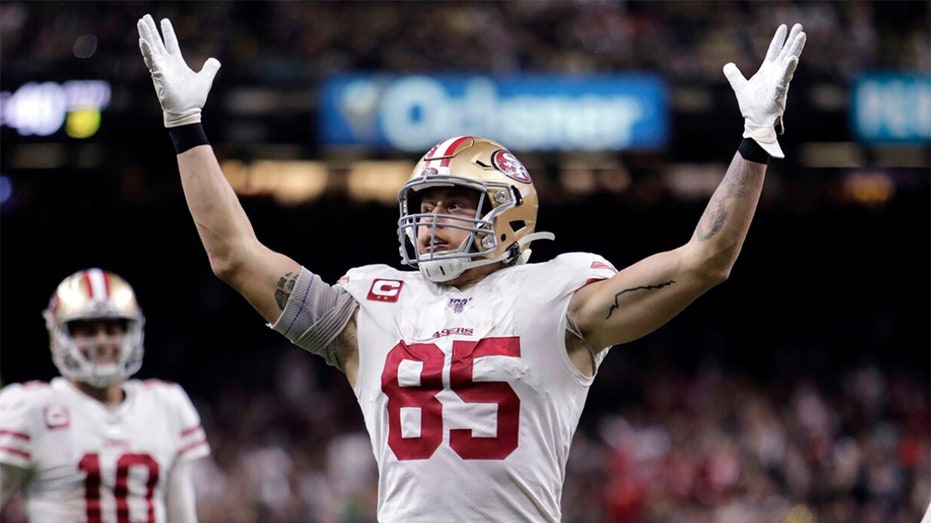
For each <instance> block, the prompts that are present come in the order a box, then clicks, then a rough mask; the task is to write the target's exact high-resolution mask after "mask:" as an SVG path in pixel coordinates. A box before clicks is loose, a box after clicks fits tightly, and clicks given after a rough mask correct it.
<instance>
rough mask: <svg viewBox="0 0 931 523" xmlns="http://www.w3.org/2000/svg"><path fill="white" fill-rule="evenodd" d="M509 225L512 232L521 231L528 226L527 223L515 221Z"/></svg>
mask: <svg viewBox="0 0 931 523" xmlns="http://www.w3.org/2000/svg"><path fill="white" fill-rule="evenodd" d="M508 225H510V226H511V230H512V231H519V230H521V229H523V228H524V227H526V226H527V222H525V221H524V220H514V221H512V222H509V223H508Z"/></svg>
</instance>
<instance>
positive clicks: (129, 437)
mask: <svg viewBox="0 0 931 523" xmlns="http://www.w3.org/2000/svg"><path fill="white" fill-rule="evenodd" d="M123 390H124V391H125V392H126V399H125V400H124V401H123V402H122V403H121V404H120V405H118V406H114V407H109V406H107V405H104V404H103V403H101V402H99V401H97V400H95V399H93V398H91V397H89V396H87V395H86V394H84V393H82V392H81V391H79V390H78V389H77V388H76V387H75V386H74V385H72V384H71V382H69V381H68V380H67V379H65V378H61V377H59V378H55V379H53V380H52V381H51V382H49V383H46V382H28V383H24V384H11V385H8V386H6V387H4V388H3V389H2V390H0V462H2V463H5V464H10V465H14V466H16V467H20V468H26V469H29V470H31V471H32V478H31V480H29V481H28V483H27V484H26V485H25V487H24V494H25V496H26V504H27V511H28V515H29V521H30V522H31V523H46V522H47V523H61V522H65V521H67V522H88V523H97V522H99V523H118V522H119V523H122V522H128V521H133V522H150V523H156V522H157V523H164V522H165V521H166V507H165V488H166V481H167V478H168V474H169V471H170V470H171V468H172V467H173V466H174V465H175V464H177V463H180V462H184V461H188V460H193V459H196V458H200V457H203V456H206V455H207V454H209V452H210V449H209V446H208V444H207V440H206V437H205V434H204V430H203V428H202V427H201V424H200V417H199V416H198V414H197V411H196V410H195V408H194V405H193V404H192V403H191V400H190V398H189V397H188V395H187V393H186V392H185V391H184V390H183V389H182V388H181V387H180V386H179V385H177V384H174V383H168V382H164V381H158V380H145V381H140V380H129V381H127V382H126V383H124V385H123Z"/></svg>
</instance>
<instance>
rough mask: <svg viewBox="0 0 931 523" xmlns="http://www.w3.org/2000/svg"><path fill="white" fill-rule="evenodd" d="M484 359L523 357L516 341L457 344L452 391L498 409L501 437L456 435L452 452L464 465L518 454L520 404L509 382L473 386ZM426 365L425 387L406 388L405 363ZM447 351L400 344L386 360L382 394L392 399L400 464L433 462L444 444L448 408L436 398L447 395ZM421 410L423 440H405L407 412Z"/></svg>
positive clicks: (393, 440) (393, 442) (391, 434)
mask: <svg viewBox="0 0 931 523" xmlns="http://www.w3.org/2000/svg"><path fill="white" fill-rule="evenodd" d="M483 356H510V357H515V358H517V357H520V341H519V339H518V338H516V337H507V338H485V339H482V340H478V341H465V340H457V341H453V357H452V365H451V367H450V370H449V385H450V388H451V389H452V391H453V392H455V393H456V394H457V395H458V396H459V397H460V398H461V399H462V401H465V402H467V403H494V404H497V405H498V416H497V427H498V431H497V436H494V437H474V436H472V430H471V429H450V431H449V446H450V447H452V449H453V450H454V451H456V454H459V456H461V457H462V458H463V459H504V458H506V457H507V456H508V455H510V454H511V452H514V449H516V448H517V435H518V428H519V423H520V398H518V397H517V394H516V393H515V392H514V389H513V388H511V386H510V385H509V384H508V383H506V382H503V381H473V379H472V368H473V364H474V361H475V358H481V357H483ZM411 359H414V360H415V361H419V362H421V363H422V364H423V370H422V371H421V374H420V385H419V386H402V385H400V383H399V382H398V368H399V367H400V365H401V362H402V361H404V360H411ZM444 359H445V358H444V355H443V351H441V350H440V348H439V347H437V346H436V345H435V344H433V343H415V344H411V345H406V344H404V342H399V343H398V344H397V345H395V346H394V348H392V349H391V351H389V352H388V357H387V358H386V360H385V369H384V371H382V374H381V390H382V391H383V392H384V393H385V395H387V396H388V446H389V447H391V450H392V451H394V454H395V456H397V458H398V459H399V460H410V459H427V458H429V457H430V456H432V455H433V453H434V452H435V451H436V449H437V448H438V447H439V446H440V443H442V441H443V404H442V403H440V401H439V400H438V399H437V398H436V395H437V394H438V393H439V392H440V391H441V390H443V361H444ZM404 407H415V408H419V409H420V420H421V427H420V436H418V437H409V438H405V437H403V436H402V435H401V409H402V408H404Z"/></svg>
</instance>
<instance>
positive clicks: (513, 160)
mask: <svg viewBox="0 0 931 523" xmlns="http://www.w3.org/2000/svg"><path fill="white" fill-rule="evenodd" d="M491 163H492V164H493V165H494V166H495V169H498V170H499V171H501V172H502V173H503V174H504V175H505V176H507V177H508V178H510V179H512V180H516V181H518V182H521V183H530V173H529V172H528V171H527V168H526V167H524V164H522V163H520V160H518V159H517V157H516V156H514V155H513V154H511V153H510V152H508V151H505V150H503V149H502V150H500V151H495V154H493V155H491Z"/></svg>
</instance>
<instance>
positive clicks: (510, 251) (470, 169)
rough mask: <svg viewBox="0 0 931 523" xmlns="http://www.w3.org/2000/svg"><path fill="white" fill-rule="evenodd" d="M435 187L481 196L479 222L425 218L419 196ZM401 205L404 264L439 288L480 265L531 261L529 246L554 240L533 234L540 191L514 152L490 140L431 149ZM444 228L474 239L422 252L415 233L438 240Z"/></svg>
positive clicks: (464, 139)
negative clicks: (421, 230)
mask: <svg viewBox="0 0 931 523" xmlns="http://www.w3.org/2000/svg"><path fill="white" fill-rule="evenodd" d="M431 187H464V188H467V189H473V190H475V191H477V192H478V193H479V204H478V211H477V212H476V215H475V217H474V218H471V219H464V218H462V217H461V216H452V215H437V214H433V213H430V214H424V213H421V212H420V200H421V197H420V191H422V190H424V189H428V188H431ZM398 202H399V204H400V211H401V217H400V219H399V220H398V241H400V243H401V249H400V250H401V261H402V262H403V263H405V264H407V265H410V266H412V267H418V268H419V269H420V271H421V272H422V273H423V274H424V275H425V276H426V277H427V278H428V279H430V280H432V281H435V282H443V281H448V280H451V279H453V278H455V277H456V276H458V275H460V274H462V272H463V271H465V270H466V269H469V268H472V267H478V266H480V265H487V264H490V263H496V262H501V261H503V262H505V263H506V264H517V263H524V262H526V261H527V259H528V258H529V257H530V249H528V248H527V245H528V244H529V243H530V242H531V241H533V240H537V239H553V235H552V234H551V233H548V232H539V233H534V228H535V227H536V222H537V191H536V189H534V186H533V181H532V180H531V179H530V173H529V172H528V171H527V169H526V168H525V167H524V165H523V164H522V163H521V162H520V160H518V159H517V158H516V157H515V156H514V155H513V154H511V152H510V151H508V150H507V149H505V148H504V147H503V146H502V145H501V144H498V143H496V142H494V141H492V140H489V139H487V138H480V137H477V136H459V137H456V138H450V139H448V140H446V141H443V142H440V143H438V144H437V145H435V146H433V148H432V149H430V150H429V151H428V152H427V154H425V155H424V156H423V158H421V159H420V161H419V162H418V163H417V165H416V166H415V167H414V170H413V172H412V173H411V177H410V179H409V180H408V181H407V183H405V184H404V186H403V187H402V188H401V190H400V191H399V192H398ZM438 222H439V223H438ZM440 225H442V226H443V227H451V228H457V229H462V230H467V231H470V232H471V234H470V235H469V237H468V238H467V239H466V240H465V241H464V242H463V243H462V245H460V246H459V248H458V249H456V250H453V251H443V252H435V253H434V252H425V253H421V252H419V251H418V248H417V228H418V227H428V228H430V233H431V234H436V228H437V227H438V226H440Z"/></svg>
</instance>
